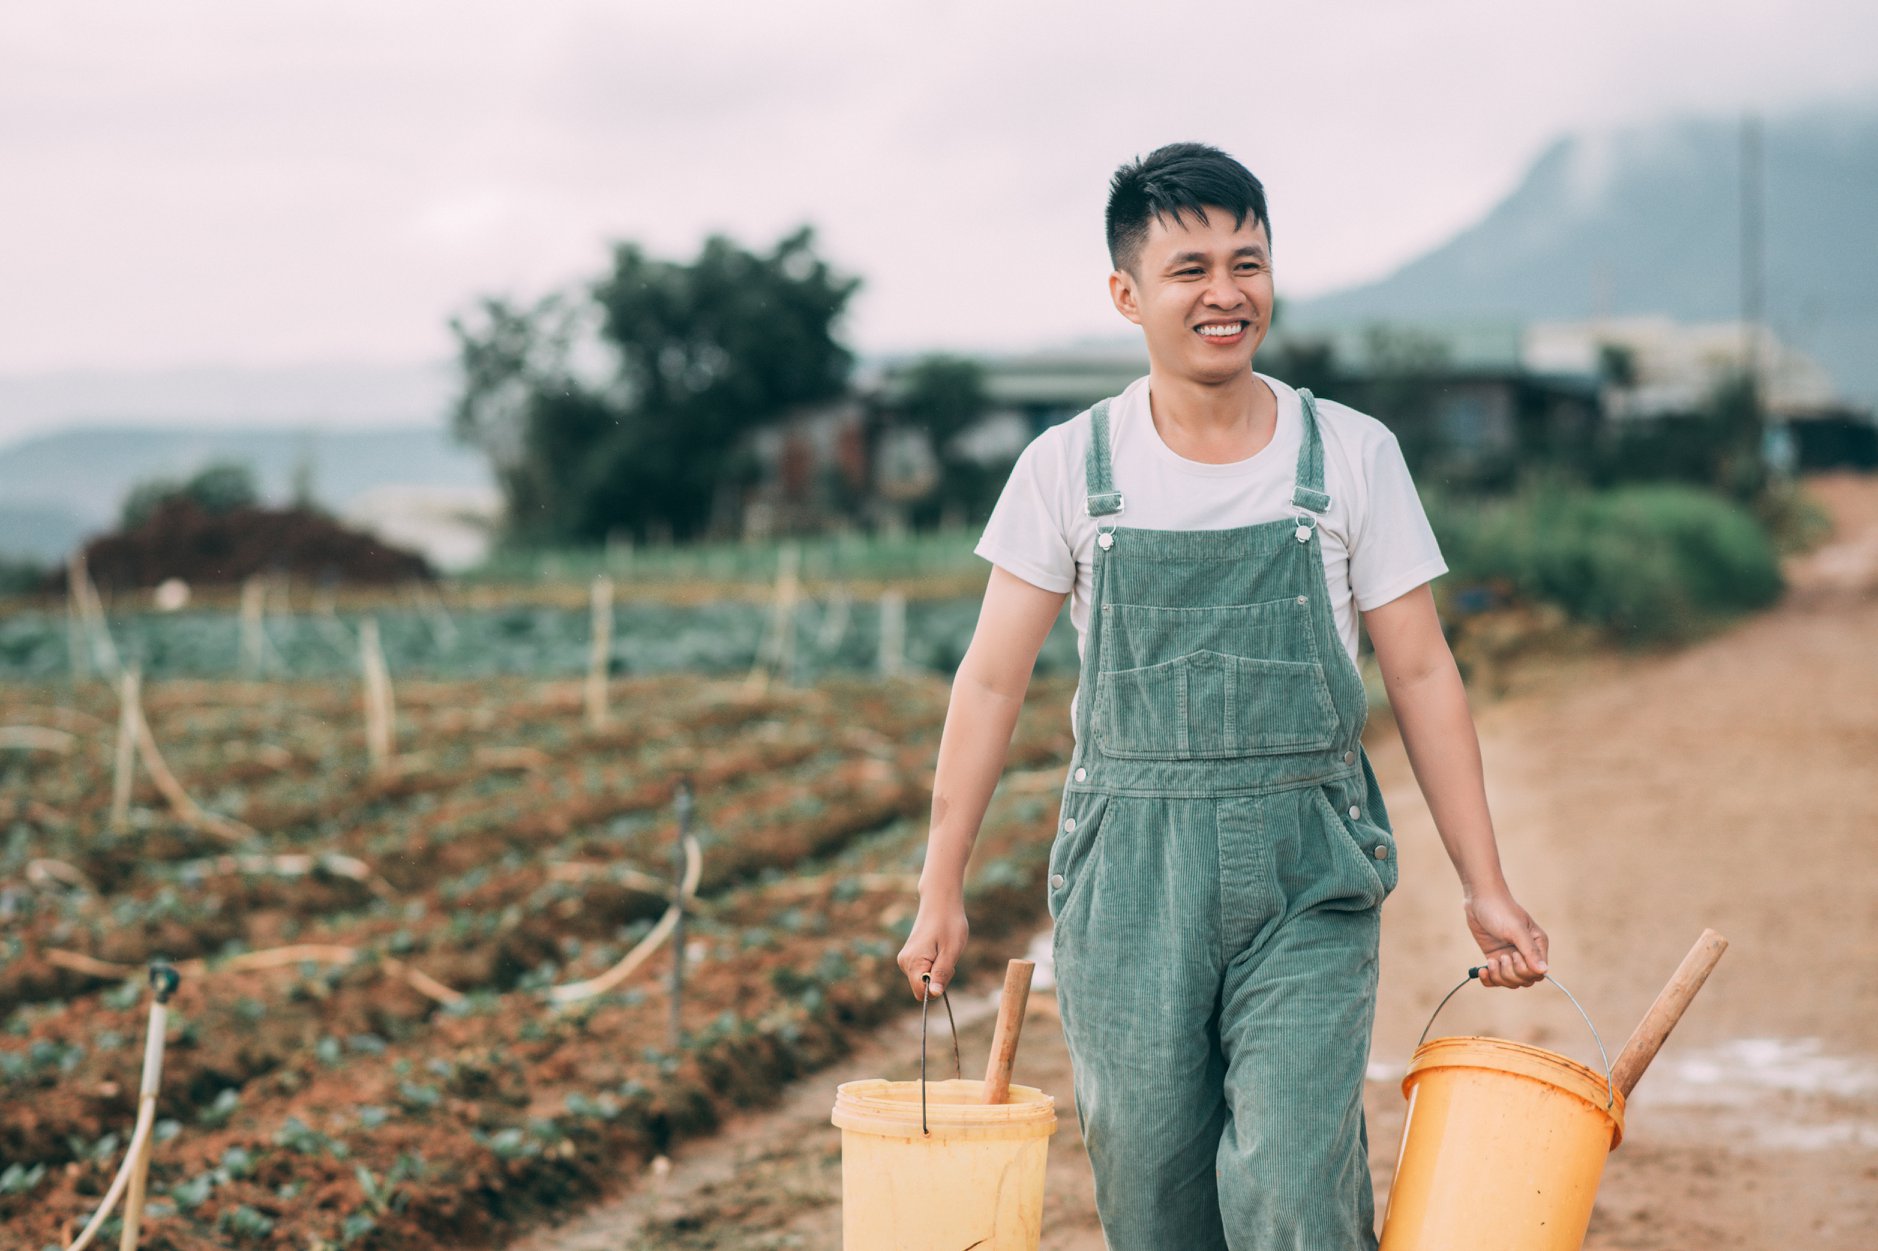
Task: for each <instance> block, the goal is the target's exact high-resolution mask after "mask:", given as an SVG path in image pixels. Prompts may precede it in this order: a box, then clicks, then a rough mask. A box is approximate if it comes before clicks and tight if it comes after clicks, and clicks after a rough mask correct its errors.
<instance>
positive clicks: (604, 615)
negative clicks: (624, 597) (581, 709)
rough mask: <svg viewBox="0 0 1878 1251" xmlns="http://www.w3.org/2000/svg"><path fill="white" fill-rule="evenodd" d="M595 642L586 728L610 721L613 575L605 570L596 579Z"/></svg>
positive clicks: (589, 656)
mask: <svg viewBox="0 0 1878 1251" xmlns="http://www.w3.org/2000/svg"><path fill="white" fill-rule="evenodd" d="M591 615H592V619H593V626H592V630H591V635H592V642H591V644H590V646H589V647H588V650H587V728H588V729H589V730H603V729H605V728H606V722H607V707H606V693H607V685H606V679H607V669H608V666H609V664H610V663H611V661H612V658H613V579H611V578H609V577H607V576H606V575H605V574H604V573H603V574H600V575H599V576H598V577H596V578H594V580H593V603H592V613H591Z"/></svg>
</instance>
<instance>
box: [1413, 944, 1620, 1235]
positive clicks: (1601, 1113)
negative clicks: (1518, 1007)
mask: <svg viewBox="0 0 1878 1251" xmlns="http://www.w3.org/2000/svg"><path fill="white" fill-rule="evenodd" d="M1470 976H1471V974H1470ZM1548 980H1550V979H1548ZM1462 984H1463V985H1465V983H1462ZM1456 989H1457V990H1458V989H1459V987H1456ZM1560 989H1563V987H1561V988H1560ZM1567 993H1568V994H1569V992H1567ZM1451 994H1452V992H1450V995H1451ZM1446 1002H1447V1001H1446V1000H1445V999H1444V1000H1442V1003H1443V1004H1445V1003H1446ZM1576 1002H1577V1001H1576V1000H1573V1003H1574V1004H1576ZM1579 1010H1580V1012H1582V1011H1583V1009H1582V1008H1581V1009H1579ZM1435 1011H1436V1012H1437V1013H1439V1012H1440V1008H1436V1009H1435ZM1589 1022H1590V1018H1589V1017H1587V1018H1586V1023H1587V1024H1589ZM1430 1023H1431V1024H1432V1019H1431V1022H1430ZM1426 1032H1427V1031H1426V1030H1424V1031H1423V1033H1424V1036H1425V1035H1426ZM1593 1033H1594V1034H1595V1033H1596V1030H1595V1029H1594V1030H1593ZM1603 1049H1604V1044H1603V1042H1602V1041H1601V1040H1600V1042H1599V1043H1598V1050H1599V1051H1600V1052H1602V1051H1603ZM1402 1093H1403V1094H1404V1095H1406V1096H1407V1097H1408V1118H1407V1121H1406V1122H1405V1124H1404V1125H1403V1128H1402V1148H1401V1152H1400V1154H1399V1155H1398V1157H1397V1160H1396V1171H1395V1181H1394V1182H1393V1184H1392V1185H1391V1186H1390V1190H1389V1202H1388V1206H1387V1207H1386V1208H1385V1210H1384V1213H1383V1228H1382V1251H1578V1249H1579V1248H1580V1247H1581V1246H1582V1245H1583V1243H1584V1238H1585V1229H1586V1227H1587V1226H1588V1225H1589V1224H1590V1223H1591V1205H1592V1201H1593V1200H1594V1199H1595V1198H1596V1197H1597V1192H1598V1181H1599V1179H1600V1178H1601V1177H1602V1176H1603V1173H1604V1161H1605V1158H1606V1157H1607V1156H1609V1155H1610V1153H1611V1150H1612V1149H1613V1148H1614V1147H1616V1146H1617V1144H1618V1143H1619V1142H1621V1141H1622V1140H1623V1136H1624V1097H1623V1096H1622V1095H1621V1094H1619V1093H1617V1090H1616V1088H1615V1086H1614V1085H1613V1083H1612V1081H1611V1078H1610V1071H1609V1066H1608V1062H1607V1065H1606V1070H1605V1072H1603V1073H1598V1072H1595V1071H1594V1070H1592V1069H1589V1068H1586V1067H1585V1066H1584V1065H1582V1064H1580V1063H1578V1062H1577V1061H1576V1060H1572V1059H1569V1058H1568V1057H1566V1056H1562V1055H1559V1054H1557V1053H1556V1052H1552V1051H1547V1050H1545V1049H1543V1048H1541V1047H1530V1046H1527V1045H1525V1044H1524V1043H1516V1042H1511V1041H1509V1040H1507V1039H1503V1038H1478V1037H1465V1038H1436V1039H1433V1040H1432V1041H1428V1042H1423V1043H1421V1044H1420V1045H1418V1046H1417V1047H1416V1049H1415V1055H1414V1058H1413V1060H1411V1062H1410V1063H1409V1068H1408V1074H1407V1076H1405V1077H1404V1078H1403V1079H1402Z"/></svg>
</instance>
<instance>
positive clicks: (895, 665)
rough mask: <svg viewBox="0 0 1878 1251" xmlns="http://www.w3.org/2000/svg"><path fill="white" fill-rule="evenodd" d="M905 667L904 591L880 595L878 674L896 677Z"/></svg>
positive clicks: (885, 676)
mask: <svg viewBox="0 0 1878 1251" xmlns="http://www.w3.org/2000/svg"><path fill="white" fill-rule="evenodd" d="M905 668H906V593H905V592H904V591H886V592H883V593H882V594H881V597H880V676H881V677H883V678H891V677H897V676H899V674H900V673H901V672H902V671H904V670H905Z"/></svg>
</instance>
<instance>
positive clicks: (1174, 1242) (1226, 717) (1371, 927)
mask: <svg viewBox="0 0 1878 1251" xmlns="http://www.w3.org/2000/svg"><path fill="white" fill-rule="evenodd" d="M1299 396H1300V397H1301V400H1302V408H1301V411H1299V410H1296V409H1292V410H1290V411H1291V412H1293V413H1295V414H1296V416H1295V417H1293V418H1292V420H1293V421H1295V422H1297V423H1298V425H1299V426H1300V427H1301V428H1297V429H1296V434H1297V437H1298V440H1299V453H1298V462H1297V480H1296V482H1295V484H1294V490H1293V495H1292V501H1293V503H1294V504H1295V505H1296V511H1295V512H1294V513H1292V514H1291V515H1289V516H1286V517H1284V518H1282V519H1279V520H1276V521H1272V522H1268V523H1263V524H1259V525H1252V526H1242V527H1237V528H1234V529H1226V530H1159V529H1151V528H1132V527H1127V526H1123V525H1120V524H1119V521H1120V519H1121V518H1120V517H1118V516H1117V514H1124V512H1125V510H1124V504H1123V499H1124V497H1123V495H1122V493H1120V492H1119V491H1117V489H1116V483H1115V482H1114V480H1113V469H1112V466H1111V464H1110V452H1109V433H1108V407H1109V402H1108V401H1103V402H1102V403H1101V404H1098V405H1097V406H1096V407H1095V409H1094V410H1093V411H1092V413H1091V415H1090V418H1091V436H1092V437H1091V440H1090V447H1089V455H1088V460H1087V462H1086V464H1085V475H1086V478H1087V485H1088V509H1089V512H1090V514H1091V515H1092V516H1094V517H1095V518H1096V519H1097V522H1098V524H1099V525H1100V526H1101V537H1102V538H1103V539H1104V540H1106V541H1105V542H1102V543H1098V544H1097V551H1096V552H1095V555H1094V557H1093V559H1094V568H1093V571H1092V572H1093V591H1092V593H1091V601H1090V612H1089V626H1088V633H1087V635H1086V637H1085V639H1084V644H1083V663H1082V674H1081V684H1080V688H1079V689H1080V694H1079V696H1078V698H1077V701H1076V730H1077V746H1076V753H1075V758H1074V759H1073V760H1072V761H1071V771H1072V776H1073V777H1074V778H1075V780H1076V782H1077V783H1079V785H1078V787H1077V789H1076V791H1075V794H1074V796H1073V798H1074V800H1075V812H1076V816H1075V817H1074V818H1073V819H1072V818H1070V817H1069V816H1068V814H1067V812H1065V813H1064V814H1063V819H1062V821H1061V823H1060V826H1059V831H1060V832H1059V833H1058V834H1057V836H1056V841H1055V843H1054V844H1053V845H1052V847H1051V852H1050V885H1051V892H1050V896H1049V903H1050V910H1051V914H1052V916H1053V917H1054V918H1055V921H1056V934H1055V940H1054V942H1055V954H1056V977H1057V985H1058V995H1059V1003H1060V1006H1061V1010H1062V1018H1063V1029H1064V1035H1065V1037H1066V1038H1067V1040H1068V1042H1069V1047H1070V1053H1071V1057H1072V1059H1073V1061H1074V1065H1075V1092H1076V1104H1077V1108H1078V1111H1079V1112H1080V1114H1081V1116H1082V1120H1083V1132H1084V1140H1085V1142H1086V1144H1087V1146H1088V1150H1089V1157H1090V1162H1091V1164H1092V1165H1093V1167H1094V1170H1095V1178H1096V1204H1097V1207H1098V1209H1099V1211H1100V1214H1101V1218H1102V1225H1103V1231H1104V1233H1105V1235H1106V1237H1107V1241H1108V1245H1109V1247H1110V1248H1111V1249H1112V1251H1167V1249H1170V1248H1179V1249H1180V1251H1221V1249H1224V1251H1253V1249H1254V1248H1256V1249H1257V1251H1280V1249H1283V1251H1371V1249H1373V1248H1374V1247H1375V1245H1376V1241H1375V1235H1374V1234H1373V1232H1372V1225H1373V1218H1374V1212H1373V1199H1372V1196H1371V1190H1370V1177H1369V1161H1368V1151H1367V1138H1366V1131H1365V1128H1364V1123H1363V1105H1362V1093H1363V1076H1364V1071H1365V1069H1366V1067H1367V1064H1368V1057H1369V1036H1370V1027H1371V1024H1372V1018H1373V1015H1374V1012H1375V979H1376V946H1377V936H1378V927H1379V916H1380V904H1381V903H1382V900H1383V898H1384V896H1385V895H1387V894H1388V892H1389V891H1390V889H1392V888H1393V886H1394V884H1395V874H1396V859H1395V857H1394V856H1393V855H1391V854H1390V853H1389V850H1388V848H1389V844H1388V843H1386V842H1380V843H1379V842H1378V841H1377V837H1378V834H1381V835H1383V836H1384V837H1385V838H1386V836H1387V834H1388V832H1389V825H1388V815H1387V812H1386V810H1385V809H1384V807H1383V803H1382V795H1381V792H1380V790H1379V788H1378V787H1377V785H1376V780H1375V775H1374V773H1373V772H1372V771H1371V769H1370V765H1369V760H1368V757H1367V756H1366V755H1364V754H1363V753H1362V752H1361V749H1360V748H1359V749H1358V750H1356V751H1351V750H1349V749H1348V747H1349V744H1352V743H1356V742H1358V741H1359V736H1360V734H1361V731H1362V726H1363V722H1364V719H1365V717H1366V716H1367V712H1368V703H1367V696H1366V694H1365V692H1364V688H1363V682H1362V679H1361V677H1360V675H1359V674H1358V673H1357V670H1356V666H1355V664H1354V663H1353V662H1352V661H1351V659H1350V655H1349V653H1348V651H1346V650H1345V649H1344V646H1343V643H1342V641H1341V640H1340V638H1339V637H1338V635H1337V631H1336V625H1335V622H1334V621H1333V620H1332V617H1331V609H1330V605H1331V597H1330V594H1329V586H1328V583H1327V581H1326V578H1325V573H1324V562H1323V553H1322V550H1321V544H1318V543H1314V542H1311V541H1310V539H1311V538H1312V536H1313V535H1314V534H1315V532H1316V528H1317V526H1318V525H1319V524H1321V520H1322V517H1323V515H1324V514H1326V513H1328V512H1329V510H1330V508H1331V503H1332V502H1331V500H1330V498H1329V497H1328V496H1327V495H1325V494H1324V476H1323V475H1324V458H1323V442H1322V437H1321V435H1320V433H1319V431H1318V427H1317V414H1316V407H1315V403H1314V401H1313V400H1312V399H1311V397H1310V394H1309V392H1305V391H1300V392H1299ZM1286 411H1287V410H1286V409H1285V408H1283V407H1281V410H1280V413H1281V419H1283V418H1284V416H1285V413H1286ZM1090 778H1094V779H1096V780H1095V781H1094V782H1090V781H1089V780H1088V779H1090ZM1352 793H1354V794H1355V795H1356V796H1357V797H1358V799H1359V802H1358V803H1356V804H1349V796H1350V795H1351V794H1352ZM1070 798H1071V796H1070V794H1069V793H1068V792H1067V791H1066V792H1065V796H1064V800H1065V808H1066V809H1067V807H1068V801H1069V800H1070ZM1346 805H1348V807H1347V816H1346ZM1359 820H1361V821H1363V824H1361V825H1358V824H1357V822H1358V821H1359ZM1066 882H1067V883H1069V885H1068V887H1067V889H1065V883H1066Z"/></svg>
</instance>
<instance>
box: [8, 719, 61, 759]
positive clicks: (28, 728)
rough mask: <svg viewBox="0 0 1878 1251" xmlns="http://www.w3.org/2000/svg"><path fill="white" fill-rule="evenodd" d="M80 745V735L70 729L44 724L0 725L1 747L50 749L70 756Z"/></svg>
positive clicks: (59, 754) (25, 749)
mask: <svg viewBox="0 0 1878 1251" xmlns="http://www.w3.org/2000/svg"><path fill="white" fill-rule="evenodd" d="M77 745H78V736H77V735H76V734H73V733H72V732H71V731H69V730H55V729H52V728H51V727H50V726H44V725H0V748H11V749H14V750H17V751H48V752H52V753H53V754H54V755H58V756H68V755H70V754H71V752H72V748H74V747H76V746H77Z"/></svg>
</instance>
